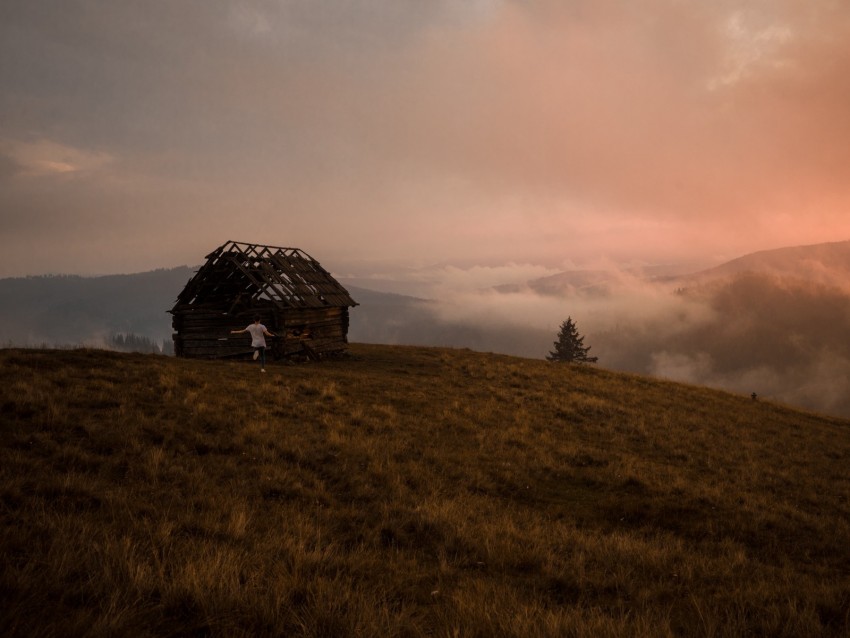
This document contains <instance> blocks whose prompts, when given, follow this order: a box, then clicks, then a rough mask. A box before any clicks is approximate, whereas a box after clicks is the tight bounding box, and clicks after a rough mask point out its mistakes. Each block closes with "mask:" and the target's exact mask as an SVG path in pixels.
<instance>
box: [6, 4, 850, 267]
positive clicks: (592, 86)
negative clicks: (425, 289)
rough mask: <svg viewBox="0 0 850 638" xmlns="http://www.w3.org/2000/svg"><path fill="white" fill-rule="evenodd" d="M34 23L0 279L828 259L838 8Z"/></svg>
mask: <svg viewBox="0 0 850 638" xmlns="http://www.w3.org/2000/svg"><path fill="white" fill-rule="evenodd" d="M48 4H52V8H51V10H49V11H47V10H37V9H35V8H32V7H30V6H29V5H27V4H25V3H24V4H16V5H13V6H10V7H7V8H5V9H4V10H3V20H2V22H0V35H2V38H0V59H2V60H4V61H13V60H14V61H15V62H14V63H5V64H2V65H0V82H2V86H3V93H2V95H3V97H2V99H0V182H2V189H0V208H1V209H2V211H3V212H2V221H1V222H0V223H2V228H3V235H2V237H3V242H4V246H3V247H4V250H3V251H0V276H10V275H22V274H36V273H38V272H82V273H94V272H113V271H132V270H143V269H149V268H155V267H163V266H170V265H178V264H182V263H187V262H192V261H193V260H195V259H197V257H196V255H198V254H202V253H203V251H204V250H206V249H207V247H208V246H210V245H218V244H219V243H221V241H223V240H224V239H226V238H228V237H243V236H245V235H246V232H247V231H249V230H250V229H257V230H256V231H255V232H258V233H259V234H260V235H261V237H259V238H257V239H259V240H268V241H271V243H280V244H287V245H290V244H291V245H301V246H305V247H309V248H310V249H311V250H313V251H315V252H317V253H319V254H325V255H330V265H331V267H333V268H335V269H340V270H345V271H350V272H356V271H358V270H359V271H362V272H366V271H367V270H369V268H371V266H370V264H372V265H374V264H376V263H379V262H382V261H383V262H386V263H390V262H391V263H394V264H403V263H407V264H409V265H412V264H416V263H438V262H440V263H442V262H444V263H455V264H458V265H461V264H465V265H474V264H476V263H481V264H488V265H493V264H498V263H508V262H514V263H530V264H541V265H546V266H547V267H548V266H554V265H557V264H560V263H563V262H565V261H566V260H570V261H572V262H576V263H593V262H598V261H600V260H612V261H615V262H633V261H642V262H645V263H665V262H670V261H675V260H682V259H695V258H697V259H702V260H704V261H716V260H718V259H721V258H724V257H725V258H731V257H734V256H736V255H740V254H743V253H746V252H749V251H752V250H759V249H765V248H770V247H777V246H781V245H794V244H801V243H817V242H823V241H831V240H836V239H841V238H850V221H848V220H850V215H848V210H850V183H848V182H847V180H846V166H848V165H850V120H848V117H847V108H846V107H847V104H848V100H849V99H850V85H848V80H847V78H848V77H850V50H848V48H847V47H846V46H845V44H844V43H846V42H847V41H850V8H847V7H845V6H844V5H843V4H842V3H831V2H826V1H816V2H811V3H799V2H792V1H791V0H780V1H778V2H773V3H762V4H758V5H754V4H753V3H743V2H731V3H710V4H709V3H680V2H672V1H669V0H640V1H639V2H634V3H628V4H623V3H621V2H613V1H608V0H603V1H602V2H598V1H597V2H591V1H589V0H582V1H579V2H570V3H560V2H553V1H551V0H534V1H532V2H524V3H515V2H510V1H508V0H491V1H487V2H476V3H443V2H435V3H427V5H421V4H417V3H390V2H378V3H374V2H370V3H366V2H350V3H338V4H336V5H333V3H332V5H333V6H334V9H333V10H330V9H322V8H319V7H318V5H314V4H311V3H309V2H303V1H300V0H297V1H295V2H287V3H267V2H262V1H260V0H245V1H242V2H239V3H234V4H231V5H228V7H227V8H226V9H223V8H222V7H218V6H217V5H215V6H213V5H210V4H209V3H205V2H200V1H190V2H181V3H176V4H175V3H170V2H165V1H157V2H153V3H147V4H146V5H145V8H144V9H143V8H142V7H140V6H135V5H127V4H124V3H117V4H109V5H107V6H104V7H102V8H101V10H99V12H98V13H97V14H96V15H95V14H93V13H92V12H90V11H87V10H85V7H84V5H83V3H81V2H78V1H77V0H73V1H71V2H55V3H48ZM69 177H73V179H69ZM35 178H37V179H35ZM128 233H132V236H133V241H132V243H131V244H128V246H122V245H121V242H120V241H118V242H116V241H114V238H115V237H122V236H127V234H128ZM247 234H248V235H253V234H254V233H252V232H247ZM275 238H276V239H275ZM272 239H274V241H272ZM34 242H35V243H37V244H38V245H39V246H41V247H42V248H43V255H44V258H43V259H42V260H40V261H39V262H38V263H37V264H33V263H32V262H31V261H28V260H26V259H25V258H24V257H25V253H26V250H27V249H26V248H25V247H26V246H28V245H31V244H33V243H34ZM129 246H132V248H131V249H128V247H129Z"/></svg>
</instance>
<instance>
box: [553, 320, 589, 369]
mask: <svg viewBox="0 0 850 638" xmlns="http://www.w3.org/2000/svg"><path fill="white" fill-rule="evenodd" d="M589 350H590V346H585V345H584V337H583V336H581V335H580V334H579V333H578V330H577V329H576V324H575V323H574V322H573V319H572V317H567V320H566V321H565V322H564V323H562V324H561V329H560V331H559V332H558V340H557V341H556V342H555V349H554V350H553V351H552V352H550V353H549V355H548V356H547V357H546V358H547V359H548V360H549V361H563V362H566V363H572V362H575V363H596V362H597V360H598V357H588V356H587V352H588V351H589Z"/></svg>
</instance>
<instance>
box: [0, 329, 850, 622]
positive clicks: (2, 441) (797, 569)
mask: <svg viewBox="0 0 850 638" xmlns="http://www.w3.org/2000/svg"><path fill="white" fill-rule="evenodd" d="M351 352H352V355H353V356H351V357H350V358H347V359H344V360H339V361H331V362H324V363H321V364H305V365H298V366H290V365H270V366H269V367H268V372H267V374H265V375H261V374H260V373H259V369H258V367H257V366H256V364H253V365H251V364H248V363H220V362H199V361H182V360H175V359H172V358H165V357H158V356H153V355H119V354H114V353H107V352H98V351H85V350H77V351H21V350H5V351H0V424H2V425H0V428H2V429H0V477H2V479H1V480H0V547H2V552H3V557H4V561H3V567H2V572H0V633H2V634H3V635H4V636H80V635H86V636H399V637H400V636H439V637H446V638H449V637H454V636H480V637H484V636H517V637H520V636H521V637H534V636H624V635H625V636H682V635H688V636H690V635H694V636H742V635H764V636H841V635H847V634H848V632H850V474H849V473H848V467H849V466H850V424H848V422H847V421H843V420H840V419H835V418H828V417H822V416H818V415H814V414H809V413H803V412H799V411H795V410H792V409H788V408H784V407H781V406H775V405H770V404H767V403H763V402H754V401H752V400H750V399H749V398H744V397H740V396H734V395H730V394H726V393H723V392H718V391H712V390H708V389H704V388H698V387H690V386H684V385H678V384H673V383H665V382H661V381H656V380H652V379H647V378H643V377H638V376H628V375H623V374H616V373H612V372H608V371H605V370H601V369H595V368H590V367H571V366H562V365H557V364H551V363H547V362H544V361H533V360H523V359H517V358H511V357H505V356H497V355H490V354H481V353H474V352H470V351H465V350H445V349H433V348H406V347H388V346H387V347H385V346H356V345H355V346H353V347H352V349H351Z"/></svg>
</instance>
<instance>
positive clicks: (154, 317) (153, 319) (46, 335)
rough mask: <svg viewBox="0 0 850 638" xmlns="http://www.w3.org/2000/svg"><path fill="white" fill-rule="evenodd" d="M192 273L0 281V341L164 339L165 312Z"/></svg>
mask: <svg viewBox="0 0 850 638" xmlns="http://www.w3.org/2000/svg"><path fill="white" fill-rule="evenodd" d="M193 274H194V270H193V269H192V268H189V267H188V266H182V267H179V268H170V269H161V270H154V271H150V272H144V273H136V274H129V275H107V276H102V277H78V276H74V275H56V276H42V277H18V278H12V279H0V343H4V344H8V343H12V344H15V345H42V344H47V345H79V344H89V345H95V344H102V343H104V341H105V339H108V337H109V335H111V334H115V333H124V334H126V333H132V334H137V335H140V336H144V337H147V338H150V339H153V340H154V341H162V340H167V341H170V340H171V315H169V314H167V311H168V310H169V309H170V308H171V307H172V306H173V305H174V301H175V299H176V298H177V294H178V293H179V292H180V291H181V290H182V289H183V287H184V286H185V285H186V282H188V281H189V279H190V278H191V277H192V276H193Z"/></svg>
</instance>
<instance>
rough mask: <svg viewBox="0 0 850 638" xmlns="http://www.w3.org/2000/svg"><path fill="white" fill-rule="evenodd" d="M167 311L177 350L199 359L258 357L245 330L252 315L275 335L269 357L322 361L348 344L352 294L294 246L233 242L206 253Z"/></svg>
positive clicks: (270, 340) (181, 355)
mask: <svg viewBox="0 0 850 638" xmlns="http://www.w3.org/2000/svg"><path fill="white" fill-rule="evenodd" d="M206 260H207V261H206V263H205V264H204V265H203V266H201V268H200V269H199V270H198V272H197V273H195V276H194V277H192V279H190V280H189V283H187V284H186V287H185V288H184V289H183V291H182V292H181V293H180V295H179V296H178V297H177V303H176V304H175V305H174V307H173V308H172V309H171V310H170V311H169V312H170V313H171V314H172V315H173V319H172V326H173V328H174V335H173V339H174V353H175V354H176V355H177V356H178V357H188V358H195V359H220V358H243V357H249V356H251V355H252V354H253V349H252V348H251V338H250V337H249V336H248V335H247V334H240V335H231V334H230V331H231V330H237V329H242V328H245V327H246V326H247V325H248V324H250V323H253V321H254V319H253V318H254V316H255V315H259V316H260V320H261V321H262V323H263V324H265V326H266V327H267V328H268V329H269V331H270V332H272V333H274V334H275V335H277V338H274V339H269V338H266V342H267V343H268V350H267V352H268V354H269V355H270V357H271V358H272V359H281V358H299V357H305V358H310V359H318V358H320V357H322V356H325V355H329V354H333V353H339V352H341V351H343V350H345V348H346V346H347V345H348V309H349V308H351V307H354V306H356V305H357V302H356V301H354V300H353V299H352V298H351V297H350V296H349V294H348V291H347V290H346V289H345V288H343V287H342V285H340V283H339V282H338V281H336V280H335V279H334V278H333V277H332V276H331V274H330V273H329V272H328V271H327V270H325V269H324V268H322V266H321V265H320V264H319V262H317V261H316V260H315V259H313V258H312V257H310V255H308V254H307V253H305V252H303V251H301V250H299V249H297V248H280V247H277V246H260V245H258V244H245V243H241V242H235V241H229V242H227V243H226V244H224V245H223V246H220V247H219V248H216V249H215V250H214V251H213V252H211V253H210V254H209V255H207V257H206Z"/></svg>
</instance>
